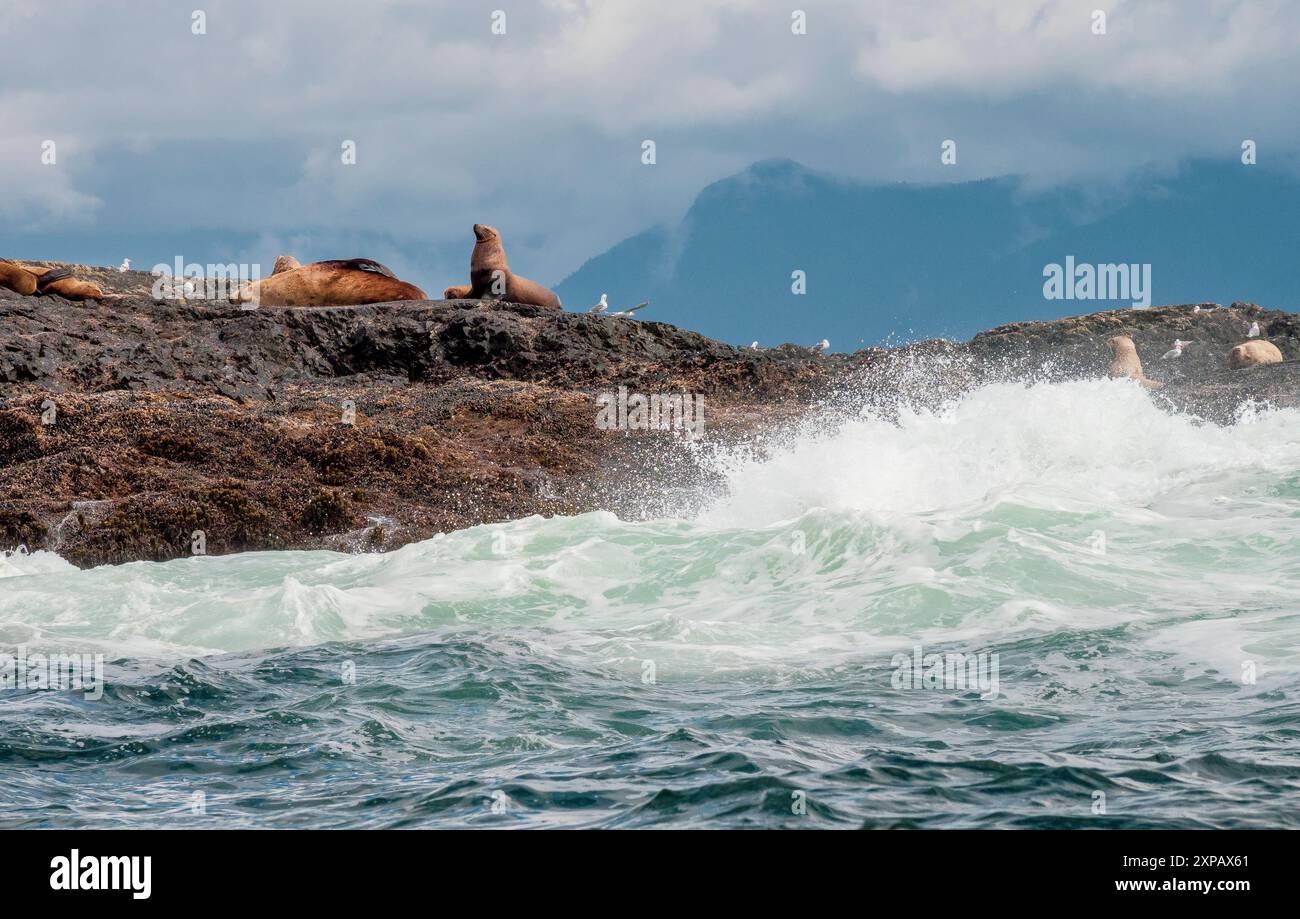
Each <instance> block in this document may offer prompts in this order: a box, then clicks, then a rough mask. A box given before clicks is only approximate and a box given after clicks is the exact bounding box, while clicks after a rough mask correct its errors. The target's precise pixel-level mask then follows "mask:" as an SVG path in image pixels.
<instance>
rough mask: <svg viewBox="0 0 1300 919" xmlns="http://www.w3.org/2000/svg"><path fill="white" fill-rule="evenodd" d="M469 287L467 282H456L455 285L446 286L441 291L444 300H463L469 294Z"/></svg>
mask: <svg viewBox="0 0 1300 919" xmlns="http://www.w3.org/2000/svg"><path fill="white" fill-rule="evenodd" d="M469 290H470V287H469V285H468V284H458V285H456V286H455V287H448V288H447V289H446V290H444V291H443V292H442V299H444V300H464V299H465V298H466V297H468V296H469Z"/></svg>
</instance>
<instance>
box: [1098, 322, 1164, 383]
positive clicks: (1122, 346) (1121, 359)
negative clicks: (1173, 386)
mask: <svg viewBox="0 0 1300 919" xmlns="http://www.w3.org/2000/svg"><path fill="white" fill-rule="evenodd" d="M1106 344H1108V345H1110V350H1111V353H1112V354H1114V355H1115V359H1114V360H1112V361H1111V362H1110V376H1111V378H1112V379H1115V378H1118V377H1127V378H1128V379H1130V380H1137V381H1138V382H1139V383H1141V384H1142V385H1143V386H1145V387H1146V388H1147V389H1162V388H1163V387H1164V385H1165V384H1164V383H1157V382H1156V381H1155V380H1151V379H1148V378H1147V376H1146V375H1145V374H1144V373H1143V372H1142V360H1141V358H1139V357H1138V353H1137V348H1136V347H1135V346H1134V344H1133V339H1131V338H1129V337H1128V336H1127V335H1116V336H1115V337H1114V338H1111V339H1108V340H1107V341H1106Z"/></svg>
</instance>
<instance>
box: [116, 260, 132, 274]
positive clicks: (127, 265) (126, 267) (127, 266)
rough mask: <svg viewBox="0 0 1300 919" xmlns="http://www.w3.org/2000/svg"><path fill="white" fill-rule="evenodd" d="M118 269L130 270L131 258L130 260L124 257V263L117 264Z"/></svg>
mask: <svg viewBox="0 0 1300 919" xmlns="http://www.w3.org/2000/svg"><path fill="white" fill-rule="evenodd" d="M117 270H118V271H121V272H126V271H130V270H131V260H130V259H129V258H124V259H122V264H120V265H118V266H117Z"/></svg>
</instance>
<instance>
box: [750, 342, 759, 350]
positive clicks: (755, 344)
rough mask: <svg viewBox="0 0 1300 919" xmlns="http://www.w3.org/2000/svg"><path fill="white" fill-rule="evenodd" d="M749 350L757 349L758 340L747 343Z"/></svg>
mask: <svg viewBox="0 0 1300 919" xmlns="http://www.w3.org/2000/svg"><path fill="white" fill-rule="evenodd" d="M749 350H750V351H757V350H758V342H756V341H751V342H750V343H749Z"/></svg>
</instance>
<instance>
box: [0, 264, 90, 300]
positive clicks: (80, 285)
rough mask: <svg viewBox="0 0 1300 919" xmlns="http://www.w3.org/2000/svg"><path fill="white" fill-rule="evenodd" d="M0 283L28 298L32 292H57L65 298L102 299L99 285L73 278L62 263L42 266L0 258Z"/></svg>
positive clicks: (69, 270) (70, 270) (68, 269)
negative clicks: (58, 265) (48, 266)
mask: <svg viewBox="0 0 1300 919" xmlns="http://www.w3.org/2000/svg"><path fill="white" fill-rule="evenodd" d="M0 284H3V285H4V286H5V287H8V288H9V289H10V290H12V291H16V292H17V293H20V294H23V295H24V296H28V297H30V296H31V295H32V294H58V295H59V296H60V297H66V298H68V299H69V300H102V299H104V292H103V291H102V290H100V288H99V285H97V284H92V283H90V282H89V281H79V280H77V279H76V278H74V277H73V276H72V269H71V268H68V267H66V266H64V267H61V268H45V267H41V266H37V265H19V264H18V263H17V262H10V261H7V260H3V261H0Z"/></svg>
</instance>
